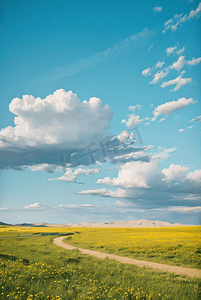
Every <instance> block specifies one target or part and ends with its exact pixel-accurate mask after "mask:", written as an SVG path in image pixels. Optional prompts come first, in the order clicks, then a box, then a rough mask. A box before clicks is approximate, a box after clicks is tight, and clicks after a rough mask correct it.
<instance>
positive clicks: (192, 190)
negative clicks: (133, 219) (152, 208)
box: [96, 157, 201, 205]
mask: <svg viewBox="0 0 201 300" xmlns="http://www.w3.org/2000/svg"><path fill="white" fill-rule="evenodd" d="M187 172H188V168H187V167H181V166H180V165H173V164H171V165H170V166H169V168H167V169H163V170H162V171H159V166H158V159H157V157H156V158H155V159H154V158H153V159H152V160H150V161H149V162H139V161H137V162H134V161H132V162H127V163H126V164H124V165H122V166H121V167H120V170H119V172H118V176H117V177H116V178H110V177H106V178H104V179H99V180H98V181H97V182H96V183H97V184H107V185H114V186H119V187H123V188H124V190H125V192H126V195H127V197H129V198H131V199H133V200H135V201H136V200H137V199H139V198H141V199H144V200H146V201H148V200H149V199H150V200H151V199H152V200H153V201H154V202H155V201H156V202H157V203H161V201H162V200H163V199H166V201H167V203H168V201H169V200H170V199H173V200H174V201H176V199H178V200H179V199H180V200H181V202H182V201H183V200H184V195H185V197H188V196H189V195H191V194H194V195H199V194H200V192H201V170H195V171H194V172H191V173H189V174H188V173H187ZM124 197H125V195H124ZM199 197H200V196H199ZM157 199H158V200H157ZM185 201H188V200H187V199H186V200H185ZM189 201H191V199H189ZM178 203H179V202H177V205H178ZM186 203H187V202H186Z"/></svg>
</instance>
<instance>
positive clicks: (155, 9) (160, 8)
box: [153, 6, 163, 12]
mask: <svg viewBox="0 0 201 300" xmlns="http://www.w3.org/2000/svg"><path fill="white" fill-rule="evenodd" d="M162 9H163V8H162V7H161V6H156V7H154V8H153V10H154V12H156V11H159V12H160V11H162Z"/></svg>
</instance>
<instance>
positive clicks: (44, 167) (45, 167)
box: [30, 164, 60, 173]
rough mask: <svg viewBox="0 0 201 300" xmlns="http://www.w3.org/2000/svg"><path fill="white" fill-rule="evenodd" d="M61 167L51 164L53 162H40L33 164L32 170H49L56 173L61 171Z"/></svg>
mask: <svg viewBox="0 0 201 300" xmlns="http://www.w3.org/2000/svg"><path fill="white" fill-rule="evenodd" d="M59 168H60V167H58V166H57V165H51V164H38V165H34V166H31V167H30V169H31V171H40V172H48V173H55V172H58V171H59Z"/></svg>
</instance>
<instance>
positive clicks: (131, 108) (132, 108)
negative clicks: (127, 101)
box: [128, 104, 143, 111]
mask: <svg viewBox="0 0 201 300" xmlns="http://www.w3.org/2000/svg"><path fill="white" fill-rule="evenodd" d="M142 107H143V105H141V104H137V105H134V106H131V105H130V106H129V108H128V109H129V110H131V111H135V110H136V109H141V108H142Z"/></svg>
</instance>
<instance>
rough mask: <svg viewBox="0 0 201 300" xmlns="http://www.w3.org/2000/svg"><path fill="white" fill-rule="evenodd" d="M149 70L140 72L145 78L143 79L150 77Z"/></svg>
mask: <svg viewBox="0 0 201 300" xmlns="http://www.w3.org/2000/svg"><path fill="white" fill-rule="evenodd" d="M151 70H152V69H151V68H147V69H145V70H144V71H142V75H143V76H145V77H148V76H150V75H151Z"/></svg>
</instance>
